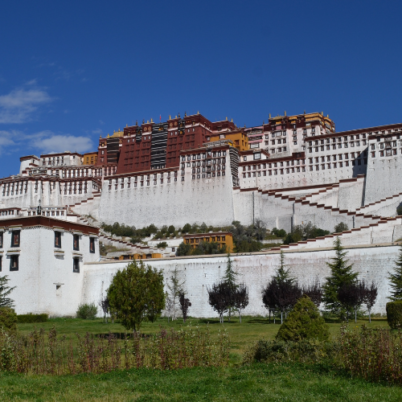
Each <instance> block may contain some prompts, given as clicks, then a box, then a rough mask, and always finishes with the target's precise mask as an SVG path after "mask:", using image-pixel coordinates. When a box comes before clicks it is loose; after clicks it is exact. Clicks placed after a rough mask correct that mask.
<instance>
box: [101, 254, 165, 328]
mask: <svg viewBox="0 0 402 402" xmlns="http://www.w3.org/2000/svg"><path fill="white" fill-rule="evenodd" d="M107 297H108V300H109V304H110V309H111V311H113V312H115V314H116V318H118V319H120V320H121V323H122V325H123V326H124V327H125V328H126V329H128V330H129V329H132V330H134V331H139V329H140V327H141V323H142V322H143V321H144V320H147V321H151V322H154V321H155V320H156V319H157V317H159V316H160V314H161V311H162V310H163V308H164V307H165V294H164V292H163V274H162V272H161V271H157V270H156V269H154V268H152V267H151V266H150V265H148V266H145V265H144V263H143V261H140V262H139V264H137V262H136V261H135V260H134V261H133V262H132V263H130V264H128V265H127V267H126V268H124V269H123V270H122V271H120V270H119V271H118V272H117V273H116V274H115V275H114V277H113V280H112V283H111V285H110V287H109V289H108V292H107Z"/></svg>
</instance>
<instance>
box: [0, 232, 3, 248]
mask: <svg viewBox="0 0 402 402" xmlns="http://www.w3.org/2000/svg"><path fill="white" fill-rule="evenodd" d="M3 244H4V232H0V248H3Z"/></svg>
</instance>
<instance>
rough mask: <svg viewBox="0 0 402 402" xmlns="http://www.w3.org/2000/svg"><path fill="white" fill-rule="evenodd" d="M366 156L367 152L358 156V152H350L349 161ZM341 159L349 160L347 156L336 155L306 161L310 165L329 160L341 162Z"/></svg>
mask: <svg viewBox="0 0 402 402" xmlns="http://www.w3.org/2000/svg"><path fill="white" fill-rule="evenodd" d="M364 156H366V157H367V151H364V152H362V153H361V154H359V153H358V152H356V153H355V152H351V153H350V159H355V158H362V157H364ZM343 159H345V160H346V159H349V154H348V153H346V154H337V155H326V156H316V157H315V158H308V161H309V163H310V165H311V164H313V163H314V161H315V163H319V162H320V160H321V162H325V161H327V162H330V161H331V160H333V161H336V160H340V161H341V160H343Z"/></svg>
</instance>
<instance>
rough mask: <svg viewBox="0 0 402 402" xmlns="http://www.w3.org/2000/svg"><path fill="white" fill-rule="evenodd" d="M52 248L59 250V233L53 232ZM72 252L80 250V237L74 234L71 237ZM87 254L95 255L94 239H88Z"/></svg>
mask: <svg viewBox="0 0 402 402" xmlns="http://www.w3.org/2000/svg"><path fill="white" fill-rule="evenodd" d="M54 246H55V247H56V248H61V232H58V231H55V232H54ZM73 250H75V251H79V250H80V235H78V234H75V235H73ZM89 252H90V253H95V238H94V237H90V238H89Z"/></svg>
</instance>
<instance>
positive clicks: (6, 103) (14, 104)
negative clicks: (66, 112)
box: [0, 88, 52, 124]
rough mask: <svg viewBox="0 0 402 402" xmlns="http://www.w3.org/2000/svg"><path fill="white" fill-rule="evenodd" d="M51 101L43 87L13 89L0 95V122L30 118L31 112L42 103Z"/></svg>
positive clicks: (13, 121) (10, 122)
mask: <svg viewBox="0 0 402 402" xmlns="http://www.w3.org/2000/svg"><path fill="white" fill-rule="evenodd" d="M51 101H52V98H51V97H50V96H49V94H48V93H47V92H46V91H44V90H43V89H28V90H27V89H24V88H20V89H14V90H13V91H11V92H10V93H9V94H7V95H0V123H3V124H4V123H6V124H13V123H14V124H19V123H25V122H27V121H29V120H31V119H32V114H33V113H34V112H35V111H36V110H37V109H38V108H39V107H40V106H42V105H44V104H46V103H49V102H51Z"/></svg>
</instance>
